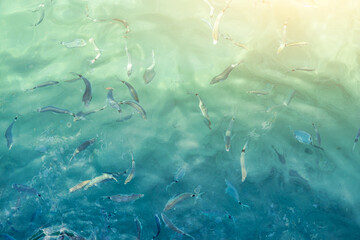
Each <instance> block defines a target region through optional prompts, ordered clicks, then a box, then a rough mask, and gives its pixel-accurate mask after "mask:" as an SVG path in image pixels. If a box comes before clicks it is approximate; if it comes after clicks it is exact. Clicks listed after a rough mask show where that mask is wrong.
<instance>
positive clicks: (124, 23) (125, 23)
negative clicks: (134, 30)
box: [112, 18, 130, 33]
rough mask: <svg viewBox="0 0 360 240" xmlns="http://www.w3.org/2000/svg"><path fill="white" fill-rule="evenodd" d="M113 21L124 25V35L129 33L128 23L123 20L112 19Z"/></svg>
mask: <svg viewBox="0 0 360 240" xmlns="http://www.w3.org/2000/svg"><path fill="white" fill-rule="evenodd" d="M112 20H113V21H115V22H120V23H122V24H123V25H124V27H125V29H126V32H125V33H129V32H130V27H129V23H128V22H127V21H126V20H124V19H119V18H113V19H112Z"/></svg>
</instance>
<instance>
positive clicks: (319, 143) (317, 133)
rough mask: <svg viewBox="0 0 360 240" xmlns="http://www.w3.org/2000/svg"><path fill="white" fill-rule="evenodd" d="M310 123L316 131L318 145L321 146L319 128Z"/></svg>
mask: <svg viewBox="0 0 360 240" xmlns="http://www.w3.org/2000/svg"><path fill="white" fill-rule="evenodd" d="M312 125H313V127H314V131H315V133H316V139H317V143H318V146H319V147H321V137H320V133H319V129H318V128H317V127H316V126H315V124H314V123H313V124H312Z"/></svg>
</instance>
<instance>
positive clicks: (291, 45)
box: [286, 42, 309, 47]
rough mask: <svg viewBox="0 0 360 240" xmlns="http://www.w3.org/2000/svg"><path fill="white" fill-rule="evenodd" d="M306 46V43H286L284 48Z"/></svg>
mask: <svg viewBox="0 0 360 240" xmlns="http://www.w3.org/2000/svg"><path fill="white" fill-rule="evenodd" d="M308 44H309V43H308V42H292V43H287V44H286V47H294V46H303V45H308Z"/></svg>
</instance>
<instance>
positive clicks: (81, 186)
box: [69, 180, 90, 193]
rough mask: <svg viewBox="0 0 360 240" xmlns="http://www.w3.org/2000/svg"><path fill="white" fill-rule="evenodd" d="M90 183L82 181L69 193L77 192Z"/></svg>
mask: <svg viewBox="0 0 360 240" xmlns="http://www.w3.org/2000/svg"><path fill="white" fill-rule="evenodd" d="M89 182H90V180H85V181H82V182H81V183H79V184H77V185H75V186H74V187H72V188H70V189H69V192H71V193H72V192H75V191H77V190H79V189H81V188H83V187H85V186H86V185H87V184H88V183H89Z"/></svg>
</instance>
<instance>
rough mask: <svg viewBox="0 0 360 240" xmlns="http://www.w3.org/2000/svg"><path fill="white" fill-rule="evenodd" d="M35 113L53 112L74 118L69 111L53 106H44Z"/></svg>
mask: <svg viewBox="0 0 360 240" xmlns="http://www.w3.org/2000/svg"><path fill="white" fill-rule="evenodd" d="M37 111H38V112H54V113H61V114H69V115H71V116H73V117H75V114H74V113H72V112H70V111H69V110H66V109H61V108H57V107H54V106H46V107H42V108H38V109H37Z"/></svg>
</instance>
